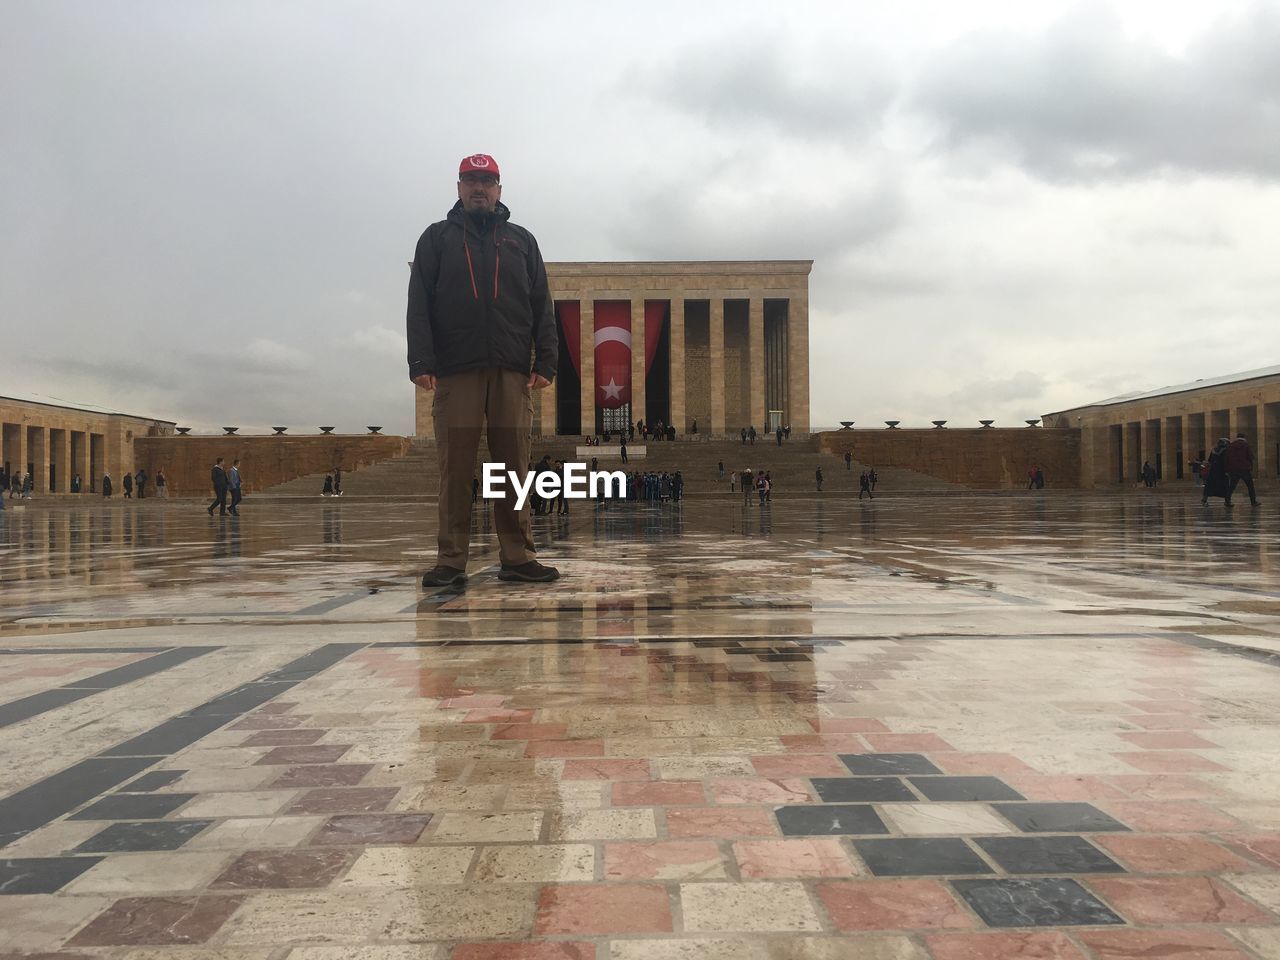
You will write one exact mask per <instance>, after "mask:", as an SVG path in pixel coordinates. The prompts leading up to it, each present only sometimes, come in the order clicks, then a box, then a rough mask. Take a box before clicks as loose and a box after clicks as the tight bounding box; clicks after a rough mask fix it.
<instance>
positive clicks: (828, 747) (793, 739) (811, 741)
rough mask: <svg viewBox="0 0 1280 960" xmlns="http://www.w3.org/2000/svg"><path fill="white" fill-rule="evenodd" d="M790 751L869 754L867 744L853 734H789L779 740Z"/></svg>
mask: <svg viewBox="0 0 1280 960" xmlns="http://www.w3.org/2000/svg"><path fill="white" fill-rule="evenodd" d="M778 742H779V743H780V744H781V745H782V746H784V747H786V748H787V749H788V750H794V751H796V752H798V753H799V752H803V753H867V752H868V750H867V742H866V741H865V740H863V739H862V738H861V737H860V736H858V735H857V734H853V733H788V734H784V735H783V736H781V737H779V738H778Z"/></svg>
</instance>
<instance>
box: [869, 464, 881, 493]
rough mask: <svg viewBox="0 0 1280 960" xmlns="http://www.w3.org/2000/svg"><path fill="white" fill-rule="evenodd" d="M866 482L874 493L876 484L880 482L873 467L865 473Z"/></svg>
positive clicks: (878, 475)
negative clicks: (868, 482)
mask: <svg viewBox="0 0 1280 960" xmlns="http://www.w3.org/2000/svg"><path fill="white" fill-rule="evenodd" d="M867 480H869V481H870V482H871V489H872V490H873V491H874V490H875V488H876V484H877V483H879V482H880V474H878V473H876V468H875V467H872V468H871V469H870V470H868V471H867Z"/></svg>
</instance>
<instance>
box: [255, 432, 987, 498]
mask: <svg viewBox="0 0 1280 960" xmlns="http://www.w3.org/2000/svg"><path fill="white" fill-rule="evenodd" d="M581 443H582V438H581V437H534V438H533V444H532V446H531V450H532V454H533V460H534V462H535V463H536V462H537V461H538V460H539V459H541V458H542V456H543V455H544V454H548V455H550V457H551V459H552V460H584V461H585V462H586V463H588V464H590V456H588V457H585V458H583V457H579V456H577V453H576V451H577V448H578V446H579V445H580V444H581ZM640 445H643V446H644V447H645V448H646V455H645V456H644V457H638V456H634V455H633V456H632V458H631V462H630V463H629V464H628V465H627V466H626V468H625V469H627V470H639V471H649V470H652V471H654V472H658V473H661V472H662V471H664V470H665V471H666V472H668V473H674V472H675V471H677V470H679V471H681V473H682V475H683V477H684V482H685V496H687V497H688V496H693V497H697V496H713V495H721V496H722V495H725V494H727V493H728V489H729V473H730V472H731V471H735V470H736V471H742V470H745V469H748V468H749V469H751V470H752V471H756V472H758V471H760V470H767V471H769V474H770V479H771V480H772V481H773V484H774V490H775V491H776V493H777V494H782V493H793V494H805V495H811V494H814V493H815V492H816V491H815V486H814V477H813V475H814V471H815V470H816V469H817V468H818V467H819V466H821V467H822V473H823V479H824V482H823V492H824V494H840V495H845V494H848V495H851V496H855V497H856V496H857V494H858V474H859V473H860V472H861V471H862V470H865V469H867V466H868V465H866V464H861V463H858V462H857V461H856V460H855V461H854V463H853V469H852V470H846V469H845V466H844V460H843V458H842V457H840V456H836V455H833V454H827V453H821V452H819V450H818V442H817V440H816V438H811V439H795V440H787V441H783V444H782V446H778V445H777V443H776V442H775V441H774V440H772V439H771V440H769V441H768V442H765V441H764V440H763V439H759V440H757V441H756V442H755V444H754V445H750V444H748V445H745V446H744V445H743V444H742V443H740V442H738V441H737V440H711V439H707V438H704V437H697V438H691V439H679V440H676V441H674V442H668V441H662V442H652V441H650V442H644V443H643V444H641V443H640V442H639V441H637V442H634V443H632V444H631V445H630V446H631V447H633V448H634V447H636V446H640ZM610 450H611V448H610V447H607V446H606V447H600V448H599V453H596V451H595V450H594V449H593V451H592V452H593V453H596V455H597V456H598V457H599V461H600V462H599V469H601V470H617V469H624V468H623V465H622V463H621V461H620V460H619V459H618V458H617V457H616V456H605V453H606V452H607V451H610ZM485 455H486V452H485V446H484V443H483V441H482V442H481V445H480V458H479V460H480V462H483V460H484V457H485ZM721 460H723V461H724V471H725V472H724V478H723V479H721V478H720V475H719V462H720V461H721ZM877 472H878V473H879V484H878V485H877V487H876V496H880V495H882V494H889V495H894V494H903V493H911V494H916V493H920V494H939V493H949V492H961V491H965V490H967V488H966V487H962V486H960V485H958V484H954V483H948V482H947V481H945V480H939V479H937V478H935V477H931V476H927V475H926V474H923V473H917V472H916V471H914V470H905V469H901V468H896V467H884V468H877ZM324 476H325V475H324V474H323V473H315V474H310V475H308V476H305V477H298V478H297V479H294V480H290V481H288V482H287V483H282V484H280V485H278V486H275V487H272V488H270V489H269V490H265V491H263V494H264V495H266V496H282V497H319V496H320V491H321V489H322V488H323V486H324ZM438 484H439V480H438V471H437V469H436V451H435V442H434V441H432V440H417V441H415V442H414V444H413V446H412V447H411V448H410V450H409V453H408V454H407V455H405V456H403V457H397V458H395V459H392V460H384V461H382V462H380V463H376V464H373V465H371V466H368V467H366V468H364V469H362V470H352V471H344V472H343V475H342V487H343V499H346V498H348V497H386V498H403V497H427V496H432V497H433V496H435V495H436V493H437V491H438V489H439V486H438Z"/></svg>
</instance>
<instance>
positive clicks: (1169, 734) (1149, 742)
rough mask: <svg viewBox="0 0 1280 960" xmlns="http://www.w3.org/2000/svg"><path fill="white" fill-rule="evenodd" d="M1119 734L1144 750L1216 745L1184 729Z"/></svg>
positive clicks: (1193, 748)
mask: <svg viewBox="0 0 1280 960" xmlns="http://www.w3.org/2000/svg"><path fill="white" fill-rule="evenodd" d="M1119 736H1120V737H1122V738H1123V739H1125V740H1128V741H1129V742H1130V743H1132V744H1133V745H1134V746H1135V747H1142V748H1143V749H1144V750H1203V749H1205V748H1206V747H1207V748H1211V749H1212V748H1215V747H1217V746H1218V744H1216V743H1213V742H1212V741H1210V740H1206V739H1205V738H1204V737H1202V736H1200V735H1199V734H1197V733H1188V732H1186V731H1184V730H1148V731H1141V732H1137V733H1121V734H1119Z"/></svg>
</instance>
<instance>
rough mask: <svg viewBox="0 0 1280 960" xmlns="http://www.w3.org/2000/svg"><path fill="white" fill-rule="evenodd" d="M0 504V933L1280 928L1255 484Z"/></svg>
mask: <svg viewBox="0 0 1280 960" xmlns="http://www.w3.org/2000/svg"><path fill="white" fill-rule="evenodd" d="M1051 494H1052V492H1051ZM9 503H10V504H11V506H13V507H14V508H13V509H9V510H6V511H5V512H4V513H3V514H0V518H2V519H0V598H2V599H3V602H2V604H0V776H2V778H3V779H2V780H0V858H2V859H0V957H5V958H7V957H11V956H30V955H33V956H40V957H46V958H51V957H60V958H69V957H110V958H121V960H125V958H127V960H159V958H190V960H202V958H208V960H213V958H218V960H283V958H286V957H287V958H289V960H347V958H354V960H552V958H555V960H675V958H689V960H694V958H696V960H764V958H776V960H835V958H841V960H843V958H854V960H861V958H873V960H929V958H933V960H970V958H972V960H979V958H984V960H985V958H996V960H999V958H1014V957H1027V958H1031V957H1034V958H1047V960H1053V958H1062V960H1076V958H1079V960H1084V958H1107V960H1110V958H1153V960H1192V958H1213V960H1237V958H1250V957H1252V958H1267V957H1270V958H1276V957H1280V800H1278V799H1277V798H1278V797H1280V546H1278V541H1277V536H1276V530H1277V527H1276V523H1275V519H1274V513H1272V512H1268V509H1269V508H1270V506H1271V505H1270V504H1269V503H1264V507H1263V508H1262V509H1259V510H1250V509H1249V508H1248V506H1247V505H1245V506H1237V507H1236V508H1235V510H1234V512H1228V511H1226V510H1224V509H1223V508H1222V506H1221V505H1220V504H1219V505H1216V506H1214V507H1211V508H1208V509H1206V508H1201V507H1200V505H1199V503H1198V500H1192V499H1191V497H1190V494H1188V499H1187V500H1185V501H1184V500H1182V499H1180V498H1178V497H1176V496H1164V497H1159V498H1144V497H1141V496H1138V495H1136V494H1131V495H1127V496H1100V497H1088V496H1085V495H1080V494H1061V493H1059V494H1056V495H1042V494H1025V495H1019V496H967V495H960V496H937V497H923V496H921V497H901V498H897V499H895V498H893V497H892V496H886V497H879V498H878V499H877V500H876V501H874V502H873V503H872V502H862V503H859V502H856V501H851V500H850V499H849V497H848V495H847V494H843V493H842V494H837V495H833V496H831V497H830V498H828V499H819V498H817V497H815V496H813V495H808V496H807V497H802V498H798V499H782V498H779V499H778V501H777V502H775V503H773V504H771V505H769V506H766V507H763V508H762V507H760V506H758V505H755V504H752V505H750V506H746V507H744V506H743V505H742V504H741V502H740V501H739V500H738V499H737V498H733V499H732V500H730V499H726V500H723V501H715V500H711V499H694V500H690V501H687V502H686V503H684V504H683V505H682V506H679V507H676V506H672V505H657V504H652V505H650V504H631V505H617V504H614V505H610V506H608V507H607V508H605V509H598V508H596V507H595V506H594V505H592V504H587V503H575V504H573V507H572V513H571V514H570V515H569V516H567V517H562V518H556V517H539V518H535V531H536V533H537V536H538V540H539V543H540V549H541V551H542V553H541V557H542V559H544V560H545V561H547V562H550V563H554V564H556V565H557V566H559V567H560V568H561V571H562V573H563V575H564V576H563V579H561V580H560V581H559V582H557V583H554V584H550V585H545V586H513V585H510V584H505V583H502V582H500V581H498V580H497V577H496V573H497V556H496V545H495V542H494V540H493V536H492V531H491V529H490V528H489V527H488V525H487V524H486V521H485V518H483V517H481V518H477V535H476V537H475V538H474V540H473V561H472V567H471V573H472V579H471V581H470V583H469V584H468V585H467V586H466V587H465V588H462V589H449V590H425V589H424V588H422V587H421V586H420V585H419V583H418V576H419V575H420V573H421V571H422V570H423V569H425V568H426V567H429V566H430V565H431V563H432V562H433V559H434V542H433V541H434V533H433V531H434V519H433V518H434V504H433V503H431V504H429V503H427V502H424V501H394V500H387V501H380V500H346V501H342V500H334V499H329V500H323V501H303V500H289V499H284V498H278V499H271V498H250V499H248V500H246V501H245V503H244V505H243V508H242V514H243V515H242V516H241V517H239V518H234V517H226V518H217V517H214V518H210V517H208V516H206V515H205V513H204V511H203V509H202V506H201V505H199V504H197V503H195V502H194V501H186V502H179V501H173V502H162V501H144V502H141V503H139V502H133V503H120V502H115V503H113V504H112V505H110V506H107V505H104V504H102V503H101V501H95V502H93V503H91V504H90V505H88V506H84V505H71V504H68V503H66V502H61V503H55V504H52V505H45V504H41V503H39V502H37V503H35V504H31V505H27V506H23V507H17V506H16V501H9Z"/></svg>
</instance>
